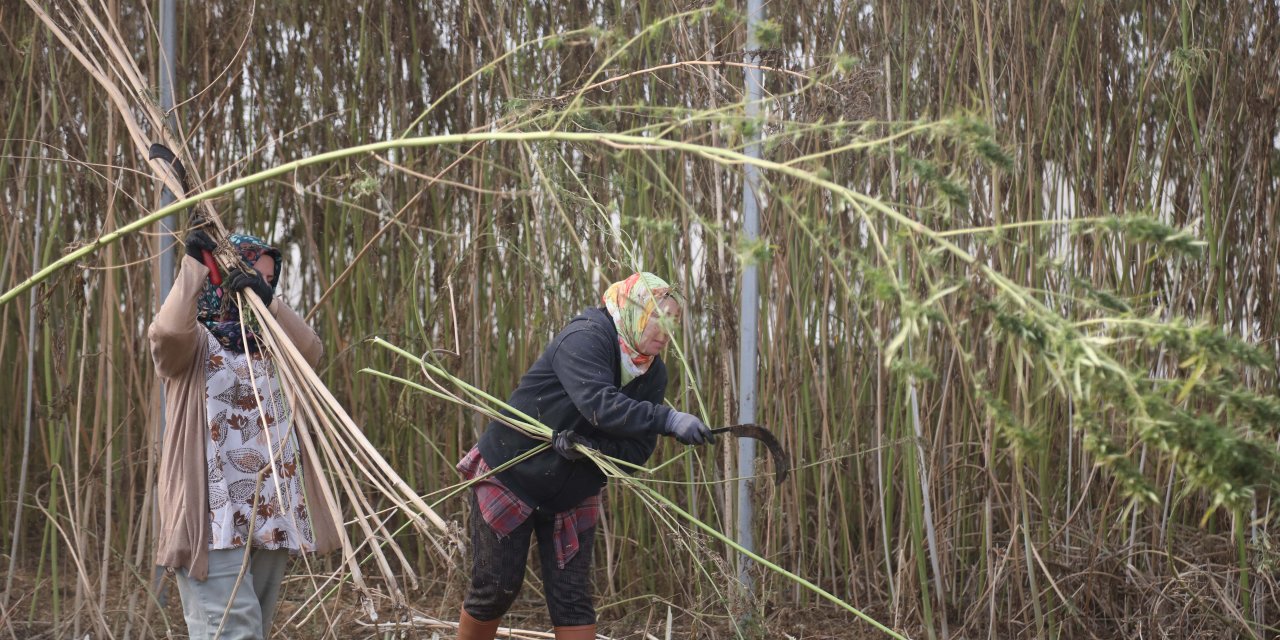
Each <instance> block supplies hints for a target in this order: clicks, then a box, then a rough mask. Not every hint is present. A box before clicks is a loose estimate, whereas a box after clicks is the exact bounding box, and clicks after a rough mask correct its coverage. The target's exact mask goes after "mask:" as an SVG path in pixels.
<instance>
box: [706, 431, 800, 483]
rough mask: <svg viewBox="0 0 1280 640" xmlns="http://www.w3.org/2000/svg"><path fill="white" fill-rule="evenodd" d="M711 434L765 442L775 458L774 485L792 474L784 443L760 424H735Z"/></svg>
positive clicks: (770, 453) (771, 455)
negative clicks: (783, 446) (723, 434)
mask: <svg viewBox="0 0 1280 640" xmlns="http://www.w3.org/2000/svg"><path fill="white" fill-rule="evenodd" d="M711 433H727V434H729V435H731V436H733V437H735V438H751V439H753V440H759V441H760V442H763V443H764V446H765V447H766V448H767V449H769V455H770V457H772V458H773V468H774V469H776V470H777V472H776V473H775V474H774V479H773V484H775V485H779V484H782V481H783V480H786V479H787V474H788V473H791V458H788V457H787V452H786V450H785V449H783V448H782V443H781V442H778V438H777V436H774V435H773V432H772V431H770V430H768V429H766V428H765V427H762V426H760V425H758V424H735V425H733V426H732V427H720V428H718V429H712V430H711Z"/></svg>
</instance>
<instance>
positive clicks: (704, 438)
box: [663, 410, 716, 444]
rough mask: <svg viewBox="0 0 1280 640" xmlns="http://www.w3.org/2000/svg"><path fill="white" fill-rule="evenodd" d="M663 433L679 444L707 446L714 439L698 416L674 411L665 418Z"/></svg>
mask: <svg viewBox="0 0 1280 640" xmlns="http://www.w3.org/2000/svg"><path fill="white" fill-rule="evenodd" d="M663 433H664V434H666V435H669V436H671V437H673V438H675V439H676V440H679V441H680V443H681V444H707V443H708V442H712V441H714V440H715V439H716V438H715V436H714V435H712V433H711V429H709V428H707V425H705V424H702V421H701V420H699V419H698V416H695V415H693V414H691V413H685V412H683V411H675V410H672V412H671V415H670V416H668V417H667V424H666V425H664V429H663Z"/></svg>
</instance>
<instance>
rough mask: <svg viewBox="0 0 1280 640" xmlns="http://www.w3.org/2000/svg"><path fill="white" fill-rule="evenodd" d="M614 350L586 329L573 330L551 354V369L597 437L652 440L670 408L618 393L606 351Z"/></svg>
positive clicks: (606, 339) (601, 338)
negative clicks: (599, 435)
mask: <svg viewBox="0 0 1280 640" xmlns="http://www.w3.org/2000/svg"><path fill="white" fill-rule="evenodd" d="M617 348H618V347H617V345H611V344H608V338H607V337H606V336H604V335H602V334H601V333H599V332H597V331H593V330H591V329H590V327H589V326H584V327H581V328H573V329H570V330H569V332H567V333H566V334H565V335H564V337H563V338H562V339H561V341H560V345H559V346H558V347H557V348H556V351H555V353H554V354H552V356H551V367H552V369H553V370H554V371H555V374H556V377H557V378H558V379H559V380H560V384H561V385H562V386H563V387H564V390H565V393H566V394H568V396H569V399H570V400H571V401H572V402H573V404H574V406H576V407H577V408H578V412H579V413H581V414H582V417H583V418H584V419H586V421H587V422H589V423H591V425H592V426H594V427H595V428H596V429H597V430H599V431H600V432H601V433H603V434H604V435H606V436H608V437H610V438H617V439H626V438H646V437H648V438H652V437H653V436H656V435H657V434H658V433H659V432H660V431H661V427H662V425H664V424H666V421H667V416H668V415H669V414H670V413H671V408H670V407H667V406H664V405H662V404H661V398H659V402H657V403H655V402H650V401H648V400H636V399H633V398H629V397H627V396H626V395H625V394H623V393H622V390H621V389H619V388H618V387H617V386H616V385H615V384H614V372H613V370H612V368H613V358H612V355H613V354H612V353H611V352H610V351H609V350H610V349H617ZM663 386H664V387H665V382H664V384H663ZM651 397H652V396H651Z"/></svg>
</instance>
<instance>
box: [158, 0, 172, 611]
mask: <svg viewBox="0 0 1280 640" xmlns="http://www.w3.org/2000/svg"><path fill="white" fill-rule="evenodd" d="M177 41H178V20H177V1H176V0H161V1H160V111H161V112H163V113H165V114H166V115H165V127H166V128H168V129H169V131H172V132H175V133H176V132H177V130H178V129H177V127H176V126H174V125H175V123H176V119H175V118H174V117H173V114H172V113H171V112H170V111H171V110H172V109H173V105H174V100H173V80H174V78H173V66H174V65H173V61H174V60H175V59H176V58H177V55H178V47H177ZM176 199H177V198H175V197H174V196H173V192H171V191H169V188H168V187H165V188H164V190H163V191H161V192H160V206H161V207H165V206H168V205H170V204H173V202H174V201H175V200H176ZM176 228H177V217H176V216H172V215H170V216H167V217H165V218H164V219H163V220H161V221H160V246H161V247H168V246H169V243H170V242H171V241H172V238H173V230H174V229H176ZM176 266H177V265H176V261H175V259H174V255H173V251H172V250H169V249H165V250H162V251H161V252H160V279H159V281H158V282H157V284H158V285H159V290H160V297H159V300H158V301H157V302H156V304H157V308H158V305H160V304H164V299H165V298H167V297H169V289H172V288H173V275H174V270H175V267H176ZM164 413H165V406H164V393H163V392H162V393H161V394H160V416H159V420H160V440H162V441H163V440H164V428H165V424H164ZM157 509H158V506H157V505H155V504H152V505H151V512H152V513H151V515H152V522H155V521H156V518H157V513H158V511H157ZM163 578H164V569H163V568H162V567H159V566H157V567H155V575H154V579H153V584H154V586H155V590H156V592H157V595H158V597H159V601H160V605H161V606H164V605H165V603H166V601H167V600H168V597H167V595H168V594H167V593H166V592H165V590H163V589H161V588H160V584H161V582H160V581H161V580H162V579H163Z"/></svg>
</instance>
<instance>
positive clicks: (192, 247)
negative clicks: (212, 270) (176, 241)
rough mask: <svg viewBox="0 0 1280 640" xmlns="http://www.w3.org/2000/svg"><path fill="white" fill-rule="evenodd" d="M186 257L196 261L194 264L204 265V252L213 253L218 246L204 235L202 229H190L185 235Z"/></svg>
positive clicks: (207, 235)
mask: <svg viewBox="0 0 1280 640" xmlns="http://www.w3.org/2000/svg"><path fill="white" fill-rule="evenodd" d="M186 245H187V255H189V256H191V257H192V258H195V259H196V262H199V263H200V264H204V252H205V251H213V250H214V249H217V248H218V244H217V243H215V242H214V241H213V238H210V237H209V234H207V233H205V232H204V230H203V229H192V230H191V233H188V234H187V240H186Z"/></svg>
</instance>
